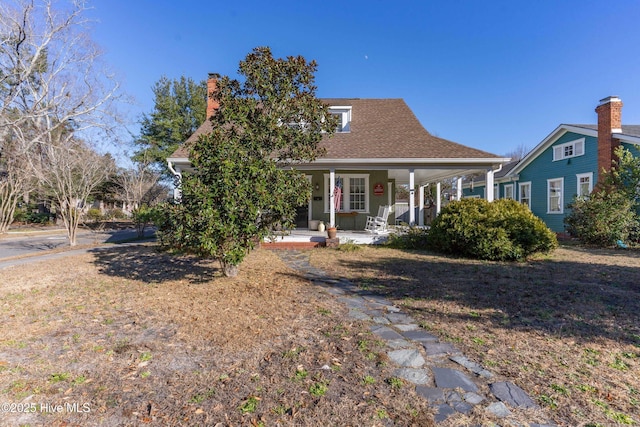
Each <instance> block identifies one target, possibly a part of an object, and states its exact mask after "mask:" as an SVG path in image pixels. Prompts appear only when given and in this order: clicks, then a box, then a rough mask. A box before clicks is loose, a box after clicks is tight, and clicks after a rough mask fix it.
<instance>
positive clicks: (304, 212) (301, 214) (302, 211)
mask: <svg viewBox="0 0 640 427" xmlns="http://www.w3.org/2000/svg"><path fill="white" fill-rule="evenodd" d="M296 228H309V205H307V204H305V205H303V206H298V207H297V208H296Z"/></svg>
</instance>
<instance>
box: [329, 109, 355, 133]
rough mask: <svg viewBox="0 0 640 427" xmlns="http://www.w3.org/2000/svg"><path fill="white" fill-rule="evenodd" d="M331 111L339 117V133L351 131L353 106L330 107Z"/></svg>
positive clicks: (337, 130)
mask: <svg viewBox="0 0 640 427" xmlns="http://www.w3.org/2000/svg"><path fill="white" fill-rule="evenodd" d="M329 113H331V114H332V115H334V116H336V117H337V118H338V126H337V127H336V132H337V133H342V132H351V107H329Z"/></svg>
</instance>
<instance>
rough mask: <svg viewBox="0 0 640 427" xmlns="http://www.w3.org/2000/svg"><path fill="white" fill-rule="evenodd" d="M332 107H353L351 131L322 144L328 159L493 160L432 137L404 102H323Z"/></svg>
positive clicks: (488, 156) (483, 154) (472, 149)
mask: <svg viewBox="0 0 640 427" xmlns="http://www.w3.org/2000/svg"><path fill="white" fill-rule="evenodd" d="M323 101H324V102H325V103H327V104H329V105H334V106H351V107H352V113H351V131H350V132H348V133H336V134H334V135H333V137H332V138H329V139H327V140H325V141H323V143H322V144H323V146H324V147H326V148H327V154H326V156H324V157H326V158H329V159H356V158H371V159H374V158H393V157H402V158H423V159H424V158H439V159H447V158H493V157H497V156H496V155H494V154H491V153H487V152H485V151H481V150H476V149H475V148H471V147H467V146H464V145H462V144H458V143H456V142H452V141H448V140H446V139H443V138H439V137H437V136H434V135H431V134H430V133H429V132H427V130H426V129H425V128H424V127H423V126H422V125H421V124H420V122H419V121H418V119H417V118H416V116H415V115H414V114H413V112H412V111H411V109H410V108H409V107H408V106H407V104H406V103H405V102H404V100H402V99H323Z"/></svg>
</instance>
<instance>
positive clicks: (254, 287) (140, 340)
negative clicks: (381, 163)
mask: <svg viewBox="0 0 640 427" xmlns="http://www.w3.org/2000/svg"><path fill="white" fill-rule="evenodd" d="M309 256H310V259H311V262H312V264H314V265H316V266H318V267H322V268H324V269H325V270H326V271H328V272H331V273H332V274H335V275H336V276H339V277H346V278H349V279H350V280H352V281H353V282H354V283H356V284H358V286H359V287H360V288H362V289H365V290H369V291H373V292H377V293H380V294H381V295H384V296H386V297H387V298H388V299H391V300H393V301H394V302H395V303H396V304H398V305H399V306H401V307H402V308H403V310H405V311H406V312H408V313H409V314H411V315H412V316H413V317H414V318H415V319H416V320H417V321H418V322H419V323H420V325H421V326H422V327H423V328H426V329H427V330H429V331H431V332H432V333H434V334H437V335H438V336H439V337H440V338H441V339H442V340H446V341H450V342H453V343H455V345H456V346H457V347H458V348H459V349H460V350H462V351H463V352H464V353H465V354H466V355H467V356H468V357H469V358H471V359H473V360H475V361H477V362H479V363H480V364H482V365H483V366H485V367H486V368H487V369H489V370H491V371H492V372H493V373H494V374H496V375H497V376H498V377H499V378H506V379H509V380H511V381H513V382H515V383H516V384H518V385H519V386H520V387H522V388H523V389H524V390H525V391H526V392H527V393H528V394H529V395H530V396H531V397H532V398H534V399H535V400H537V402H538V403H539V404H540V405H541V406H542V407H543V408H544V410H545V411H546V412H548V413H549V414H550V415H551V416H552V417H553V420H554V421H555V422H556V423H557V424H558V425H563V426H564V425H566V426H578V425H592V426H596V425H602V426H609V425H616V424H620V425H622V424H625V423H627V424H630V423H633V422H635V423H636V424H638V423H640V380H639V378H640V298H639V297H640V253H638V252H626V251H603V250H586V249H582V248H579V247H563V248H561V249H559V250H557V251H556V252H555V253H554V254H553V255H552V256H550V257H548V258H542V259H538V260H534V261H530V262H527V263H518V264H510V263H491V262H478V261H470V260H463V259H455V258H450V257H442V256H437V255H433V254H430V253H426V252H417V251H400V250H393V249H388V248H375V247H364V248H362V249H360V250H357V251H352V252H347V251H341V250H333V249H316V250H313V251H310V252H309ZM0 274H1V275H2V285H1V286H0V308H1V309H0V319H1V321H2V325H3V333H2V335H1V336H0V401H1V402H2V403H8V404H10V407H11V406H12V408H13V409H14V410H18V409H22V410H23V411H27V412H24V413H5V414H3V417H2V418H0V423H2V425H54V426H55V425H58V426H63V425H64V426H66V425H83V426H84V425H220V426H239V425H253V426H259V425H265V426H271V425H322V424H325V425H354V426H355V425H367V426H377V425H379V426H386V425H389V422H390V421H393V424H394V425H399V426H405V425H416V426H422V425H426V426H430V425H433V423H432V414H431V411H430V409H429V408H428V407H426V404H425V401H424V399H422V398H420V397H419V396H417V395H416V394H415V393H414V391H413V390H412V388H411V387H410V386H409V385H407V384H402V383H399V382H397V381H393V372H392V370H393V367H392V366H388V364H387V360H386V357H385V353H386V351H387V349H386V348H385V347H384V346H383V343H381V342H380V341H378V340H376V339H375V337H374V336H372V334H370V333H369V331H368V324H366V323H362V322H359V321H354V320H353V319H351V318H349V317H348V315H347V311H346V309H345V307H343V306H342V305H340V304H339V303H337V302H336V300H335V299H334V298H332V297H329V296H328V295H327V294H326V293H325V291H324V290H323V289H321V288H318V287H315V286H313V285H310V284H309V282H308V281H306V280H305V279H304V278H303V277H302V276H301V275H300V274H298V273H297V272H295V271H292V270H290V269H288V268H287V267H286V266H285V264H284V263H283V262H282V261H281V260H280V259H279V258H278V256H277V254H276V253H274V252H271V251H267V250H257V251H254V252H253V253H252V254H251V255H250V256H249V258H248V259H247V261H246V262H245V263H243V264H242V266H241V269H240V274H239V276H238V277H236V278H224V277H222V276H221V275H220V272H219V270H218V268H217V265H216V264H212V263H208V262H203V261H198V260H196V259H193V258H189V257H172V256H169V255H167V254H163V253H158V252H157V251H156V249H155V247H154V246H153V245H145V246H135V247H128V248H127V247H118V246H110V247H105V248H102V249H100V250H95V251H92V252H90V253H88V254H86V255H81V256H74V257H67V258H63V259H60V260H55V261H46V262H39V263H34V264H31V265H26V266H21V267H13V268H9V269H5V270H2V271H0ZM11 404H15V405H11ZM3 409H4V407H3ZM5 412H6V411H5ZM473 417H474V414H472V415H471V416H470V417H462V416H460V417H459V418H457V419H451V420H450V425H465V423H468V424H469V425H472V424H473V423H474V422H478V421H479V420H480V418H476V419H474V418H473Z"/></svg>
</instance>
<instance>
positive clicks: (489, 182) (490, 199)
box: [485, 169, 493, 202]
mask: <svg viewBox="0 0 640 427" xmlns="http://www.w3.org/2000/svg"><path fill="white" fill-rule="evenodd" d="M485 182H486V183H487V185H486V186H485V190H486V194H485V196H486V199H487V202H493V169H489V170H488V171H487V179H486V180H485Z"/></svg>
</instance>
